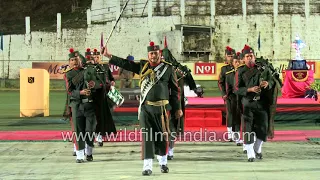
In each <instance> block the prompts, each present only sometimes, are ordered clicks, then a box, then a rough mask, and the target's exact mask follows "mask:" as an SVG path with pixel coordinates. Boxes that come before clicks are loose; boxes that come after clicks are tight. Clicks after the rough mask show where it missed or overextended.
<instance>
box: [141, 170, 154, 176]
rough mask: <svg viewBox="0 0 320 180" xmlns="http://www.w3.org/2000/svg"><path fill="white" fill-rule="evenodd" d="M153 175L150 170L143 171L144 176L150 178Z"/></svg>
mask: <svg viewBox="0 0 320 180" xmlns="http://www.w3.org/2000/svg"><path fill="white" fill-rule="evenodd" d="M151 174H152V171H151V170H150V169H147V170H144V171H142V175H143V176H150V175H151Z"/></svg>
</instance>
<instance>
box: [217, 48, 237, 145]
mask: <svg viewBox="0 0 320 180" xmlns="http://www.w3.org/2000/svg"><path fill="white" fill-rule="evenodd" d="M234 55H235V50H234V49H232V48H231V47H229V46H227V47H226V49H225V56H226V65H224V66H222V67H221V71H220V75H219V79H218V86H219V89H220V91H221V95H222V98H223V100H224V101H225V104H226V115H225V116H226V123H227V131H228V140H229V141H232V121H231V120H232V118H230V117H229V114H230V113H231V112H230V111H229V110H230V109H231V101H230V100H229V99H228V98H227V92H226V72H228V71H231V70H232V65H231V62H232V60H233V57H234Z"/></svg>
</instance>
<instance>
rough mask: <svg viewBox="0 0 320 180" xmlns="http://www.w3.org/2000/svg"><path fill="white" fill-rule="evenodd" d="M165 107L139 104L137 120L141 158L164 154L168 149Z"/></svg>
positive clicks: (167, 122)
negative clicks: (140, 135)
mask: <svg viewBox="0 0 320 180" xmlns="http://www.w3.org/2000/svg"><path fill="white" fill-rule="evenodd" d="M164 109H165V107H162V106H152V105H147V104H143V105H141V110H140V115H139V120H140V128H141V133H142V159H153V158H154V155H155V154H156V155H160V156H164V155H166V154H167V151H168V140H169V136H170V135H169V133H170V130H169V119H168V115H167V114H166V111H165V110H164Z"/></svg>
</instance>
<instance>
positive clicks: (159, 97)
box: [109, 43, 181, 175]
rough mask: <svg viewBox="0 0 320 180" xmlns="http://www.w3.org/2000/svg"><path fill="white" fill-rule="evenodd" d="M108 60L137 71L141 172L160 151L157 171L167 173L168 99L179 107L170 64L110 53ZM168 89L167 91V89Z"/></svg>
mask: <svg viewBox="0 0 320 180" xmlns="http://www.w3.org/2000/svg"><path fill="white" fill-rule="evenodd" d="M147 49H148V52H150V51H158V52H159V50H160V48H159V46H157V45H154V43H150V46H148V48H147ZM109 63H111V64H114V65H116V66H118V67H121V68H123V69H126V70H128V71H132V72H134V73H136V74H140V78H141V79H140V83H139V84H140V86H141V96H140V106H139V113H138V114H139V117H138V118H139V121H140V127H141V130H142V158H143V159H144V166H143V172H142V174H143V175H150V174H151V173H152V160H153V158H154V155H155V154H157V155H160V156H161V159H160V161H159V163H160V167H161V172H163V173H167V172H168V171H169V169H168V167H167V148H168V138H169V133H170V129H169V119H168V113H167V111H168V110H169V107H170V105H169V100H170V101H172V103H170V104H171V106H172V108H173V109H177V110H178V109H181V108H180V105H181V104H180V92H179V91H180V89H179V87H178V84H177V77H176V73H175V70H174V68H173V66H172V65H171V64H170V63H167V62H165V61H161V62H160V64H157V65H152V64H151V63H150V62H149V61H145V60H141V61H140V62H138V63H135V62H132V61H128V60H126V59H122V58H119V57H117V56H112V58H111V59H110V61H109ZM169 89H170V93H169Z"/></svg>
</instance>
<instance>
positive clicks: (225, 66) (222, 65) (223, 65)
mask: <svg viewBox="0 0 320 180" xmlns="http://www.w3.org/2000/svg"><path fill="white" fill-rule="evenodd" d="M229 65H230V64H224V65H222V66H221V68H223V67H226V66H229Z"/></svg>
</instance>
